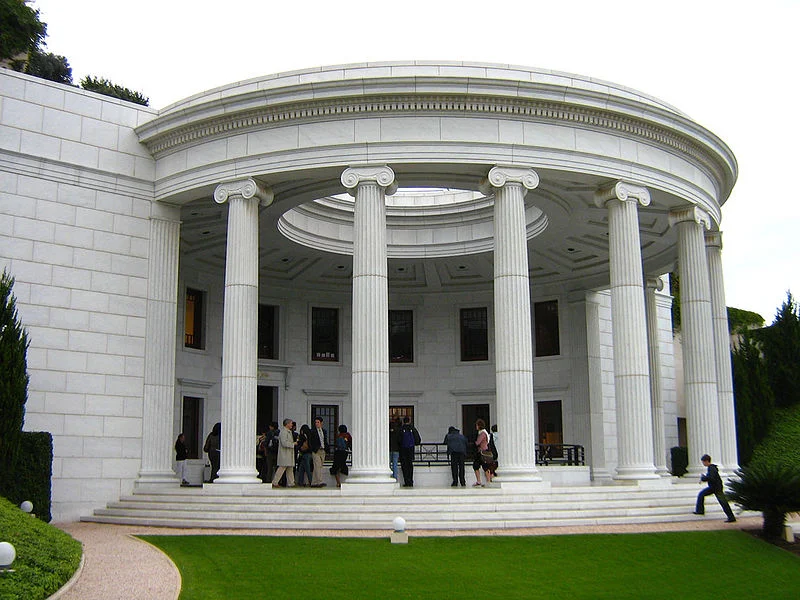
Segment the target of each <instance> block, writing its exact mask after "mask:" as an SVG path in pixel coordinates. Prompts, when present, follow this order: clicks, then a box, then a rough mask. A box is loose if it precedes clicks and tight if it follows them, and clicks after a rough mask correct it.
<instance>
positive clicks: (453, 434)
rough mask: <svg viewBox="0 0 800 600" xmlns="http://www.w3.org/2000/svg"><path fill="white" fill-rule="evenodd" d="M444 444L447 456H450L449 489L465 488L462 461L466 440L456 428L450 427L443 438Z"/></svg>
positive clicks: (465, 454) (465, 449)
mask: <svg viewBox="0 0 800 600" xmlns="http://www.w3.org/2000/svg"><path fill="white" fill-rule="evenodd" d="M444 443H445V444H447V454H448V455H449V456H450V472H451V474H452V475H453V483H451V484H450V486H451V487H458V484H459V482H460V483H461V487H466V485H467V482H466V480H465V479H464V460H465V459H466V458H467V438H466V436H464V434H463V433H461V432H460V431H459V430H458V429H457V428H455V427H453V426H450V429H448V430H447V435H445V436H444Z"/></svg>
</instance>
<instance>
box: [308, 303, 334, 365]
mask: <svg viewBox="0 0 800 600" xmlns="http://www.w3.org/2000/svg"><path fill="white" fill-rule="evenodd" d="M311 360H322V361H329V362H338V361H339V309H337V308H319V307H316V306H315V307H312V308H311Z"/></svg>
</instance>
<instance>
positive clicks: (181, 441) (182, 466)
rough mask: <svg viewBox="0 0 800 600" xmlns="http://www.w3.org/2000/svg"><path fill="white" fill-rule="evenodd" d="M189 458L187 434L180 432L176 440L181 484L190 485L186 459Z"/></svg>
mask: <svg viewBox="0 0 800 600" xmlns="http://www.w3.org/2000/svg"><path fill="white" fill-rule="evenodd" d="M187 458H189V450H188V449H187V448H186V436H184V435H183V434H182V433H179V434H178V439H177V440H175V465H176V466H177V471H178V477H180V479H181V486H187V485H189V481H188V480H187V479H186V459H187Z"/></svg>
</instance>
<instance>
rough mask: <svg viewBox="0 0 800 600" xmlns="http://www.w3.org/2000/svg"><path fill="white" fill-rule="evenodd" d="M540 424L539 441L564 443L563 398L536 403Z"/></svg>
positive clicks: (543, 442)
mask: <svg viewBox="0 0 800 600" xmlns="http://www.w3.org/2000/svg"><path fill="white" fill-rule="evenodd" d="M536 406H537V409H538V412H537V417H538V424H539V432H538V433H539V443H542V444H563V443H564V431H563V429H562V424H561V400H553V401H547V402H537V403H536Z"/></svg>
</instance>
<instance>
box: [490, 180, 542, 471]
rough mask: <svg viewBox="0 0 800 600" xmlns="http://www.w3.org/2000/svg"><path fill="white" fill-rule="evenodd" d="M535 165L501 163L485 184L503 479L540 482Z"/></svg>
mask: <svg viewBox="0 0 800 600" xmlns="http://www.w3.org/2000/svg"><path fill="white" fill-rule="evenodd" d="M537 185H539V176H538V175H537V174H536V172H535V171H534V170H533V169H522V168H518V167H506V166H497V167H494V168H493V169H491V170H490V171H489V175H488V177H487V179H486V182H485V184H484V186H483V188H482V189H483V191H485V193H487V195H488V193H494V329H495V344H496V350H495V360H496V365H495V372H496V386H497V426H498V428H499V431H500V432H502V435H503V456H502V457H501V458H500V461H501V462H500V465H501V466H500V469H499V477H498V481H499V482H502V483H504V484H505V483H510V484H512V485H513V484H515V483H517V482H534V481H541V480H542V478H541V476H540V475H539V471H538V470H537V468H536V446H535V442H536V439H535V438H536V433H535V432H536V429H535V425H534V410H533V409H534V399H533V349H532V343H531V301H530V283H529V281H528V240H527V235H526V225H525V202H524V200H525V194H527V193H528V190H532V189H534V188H536V186H537Z"/></svg>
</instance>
